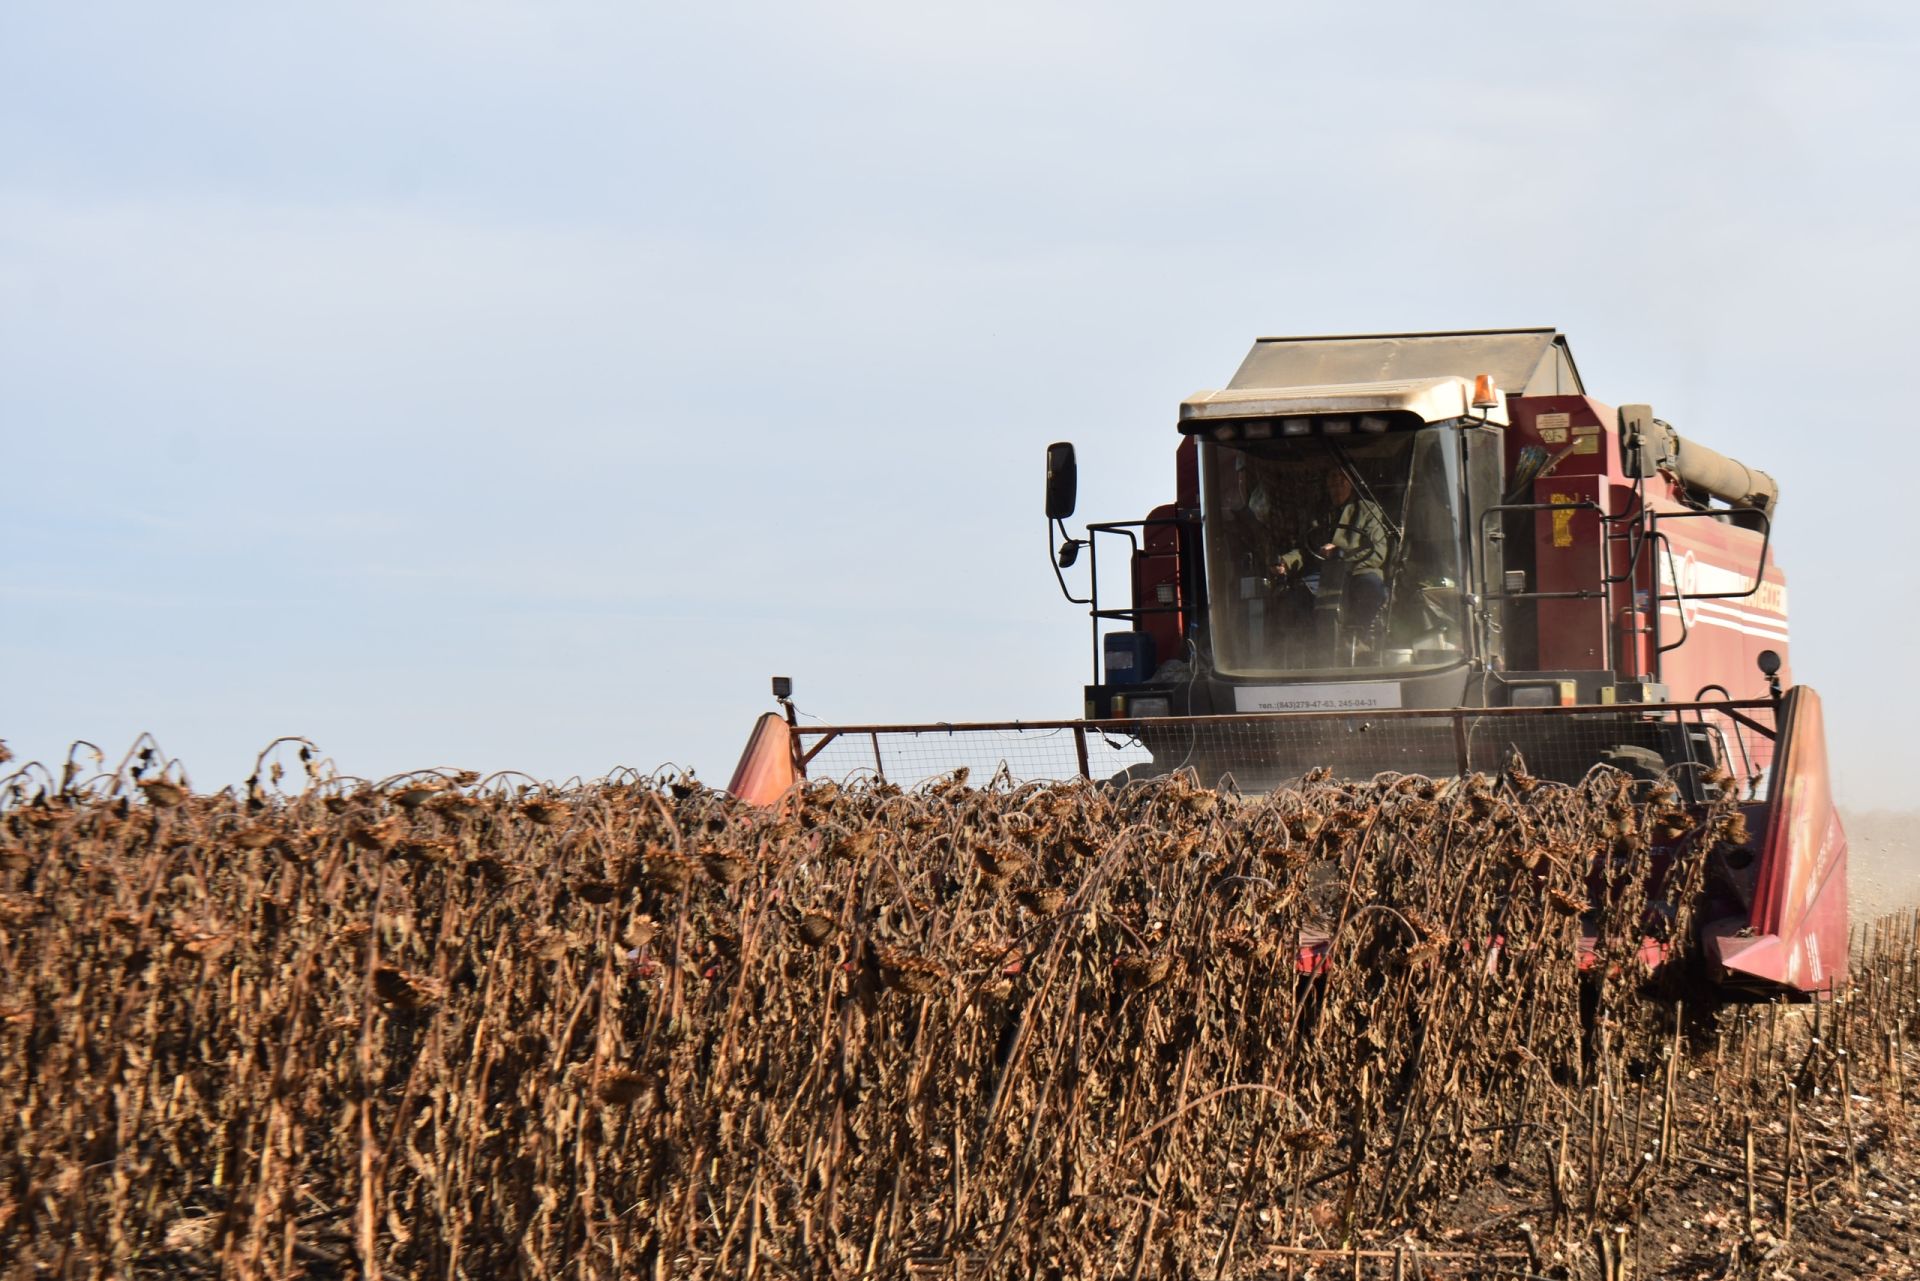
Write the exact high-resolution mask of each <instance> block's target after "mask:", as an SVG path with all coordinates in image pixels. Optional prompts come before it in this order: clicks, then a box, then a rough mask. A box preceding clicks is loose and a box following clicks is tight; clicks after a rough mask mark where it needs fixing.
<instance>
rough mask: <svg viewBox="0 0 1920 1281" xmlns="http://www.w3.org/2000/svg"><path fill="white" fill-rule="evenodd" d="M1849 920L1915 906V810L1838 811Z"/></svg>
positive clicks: (1919, 814)
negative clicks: (1845, 859)
mask: <svg viewBox="0 0 1920 1281" xmlns="http://www.w3.org/2000/svg"><path fill="white" fill-rule="evenodd" d="M1840 819H1841V822H1843V823H1844V824H1845V825H1846V829H1847V843H1848V845H1849V847H1850V857H1849V858H1848V862H1847V897H1848V899H1849V900H1850V901H1851V903H1852V907H1853V919H1854V920H1855V921H1871V920H1873V919H1874V918H1875V917H1877V916H1881V915H1884V914H1885V913H1888V912H1897V911H1901V910H1903V909H1907V908H1914V907H1920V811H1912V810H1908V811H1900V810H1843V811H1842V812H1841V815H1840Z"/></svg>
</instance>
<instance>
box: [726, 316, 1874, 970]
mask: <svg viewBox="0 0 1920 1281" xmlns="http://www.w3.org/2000/svg"><path fill="white" fill-rule="evenodd" d="M1179 430H1180V435H1181V440H1180V444H1179V447H1178V448H1177V449H1176V450H1175V453H1174V484H1175V499H1174V501H1173V502H1172V503H1169V504H1167V505H1165V506H1162V507H1158V508H1155V509H1154V510H1153V511H1152V512H1150V513H1149V514H1148V515H1147V517H1146V518H1145V519H1144V520H1132V521H1111V522H1103V523H1097V524H1090V525H1088V526H1087V527H1086V529H1085V531H1084V535H1083V536H1079V537H1076V536H1073V535H1072V534H1071V533H1070V532H1069V531H1068V530H1067V528H1066V526H1065V524H1064V521H1065V519H1066V518H1067V517H1069V516H1071V515H1072V514H1073V510H1074V504H1075V485H1076V467H1075V461H1074V451H1073V446H1072V445H1070V444H1064V443H1063V444H1056V445H1052V446H1049V448H1048V450H1047V491H1046V504H1047V519H1048V522H1049V526H1048V527H1049V531H1050V532H1049V540H1048V541H1049V550H1050V552H1052V554H1053V559H1054V562H1055V573H1056V575H1057V576H1059V578H1060V585H1061V589H1062V591H1063V592H1065V593H1066V594H1067V597H1068V599H1069V600H1071V601H1073V602H1075V603H1076V604H1083V605H1086V606H1087V607H1088V612H1089V614H1090V615H1091V618H1092V631H1093V669H1094V670H1093V683H1092V684H1090V685H1088V686H1087V687H1086V706H1085V718H1084V719H1081V720H1073V721H1053V722H1030V721H1022V722H1008V723H988V724H951V725H950V724H929V725H848V726H818V727H815V726H805V727H803V726H800V725H799V724H798V723H797V720H796V718H795V716H794V713H793V706H792V702H791V698H790V695H791V686H790V685H789V684H788V683H787V682H786V681H784V680H781V679H776V681H775V695H776V697H778V698H779V699H780V702H781V704H782V705H783V707H784V708H785V715H784V716H782V715H780V714H776V713H768V714H767V715H765V716H763V717H762V718H761V720H760V722H759V724H758V725H757V726H756V727H755V729H754V732H753V735H752V738H751V740H750V742H749V744H748V747H747V750H746V752H745V753H744V755H743V756H742V757H741V761H740V765H739V767H738V769H737V770H736V772H735V774H734V778H733V782H732V784H731V787H730V790H731V791H732V792H733V793H734V794H735V795H737V796H740V797H742V798H744V799H747V800H750V801H753V802H756V803H762V804H765V803H770V802H772V801H774V800H775V799H777V798H778V797H780V796H781V795H782V794H783V793H784V792H785V791H786V790H787V789H788V788H789V787H791V786H792V785H793V784H794V782H796V781H797V780H799V779H802V778H806V777H815V778H820V777H836V778H837V777H844V776H846V775H849V774H853V773H857V772H863V771H864V772H866V773H869V774H872V775H877V776H879V777H881V778H885V779H889V780H891V781H894V782H896V783H906V784H911V783H913V782H916V781H919V780H921V779H925V778H928V777H931V776H933V775H934V774H936V773H941V772H945V771H949V770H952V769H954V768H956V767H958V766H961V765H967V766H970V767H971V768H972V769H973V770H974V773H975V776H976V777H986V776H987V775H989V774H994V773H997V772H1001V771H1004V772H1005V774H1006V775H1008V776H1010V777H1013V778H1018V779H1022V780H1025V779H1036V778H1075V777H1078V778H1085V779H1102V780H1104V779H1119V780H1125V779H1130V778H1139V777H1147V776H1150V775H1154V774H1161V773H1167V772H1170V771H1173V770H1178V769H1191V770H1193V771H1194V772H1195V774H1196V775H1197V776H1198V777H1199V778H1200V779H1201V780H1202V781H1204V782H1208V783H1213V782H1216V781H1220V780H1223V779H1230V780H1231V782H1232V784H1233V785H1234V786H1237V787H1239V788H1240V789H1242V790H1243V791H1245V790H1253V789H1265V788H1269V787H1272V786H1274V785H1275V784H1277V783H1280V782H1282V781H1287V780H1291V779H1295V778H1298V777H1299V776H1300V775H1301V774H1303V773H1305V772H1306V771H1308V770H1311V769H1316V768H1329V769H1331V770H1333V771H1334V773H1335V774H1336V775H1337V776H1341V777H1348V778H1370V777H1372V776H1374V775H1376V774H1378V773H1380V772H1383V771H1395V772H1399V773H1418V774H1425V775H1429V776H1434V777H1449V776H1453V777H1457V776H1462V775H1465V774H1468V773H1471V772H1475V771H1481V772H1489V773H1490V772H1494V771H1498V770H1501V769H1504V768H1507V767H1509V766H1510V765H1512V764H1513V763H1514V762H1515V761H1516V760H1518V761H1523V762H1524V763H1525V766H1526V768H1527V769H1528V770H1529V771H1531V772H1532V773H1533V774H1534V775H1535V776H1537V777H1542V778H1547V779H1555V780H1560V781H1566V782H1573V781H1577V780H1579V779H1580V778H1581V777H1583V776H1584V775H1585V774H1586V773H1587V772H1588V771H1589V770H1591V769H1592V768H1593V767H1595V766H1596V765H1611V766H1614V767H1617V768H1620V769H1623V770H1626V771H1627V772H1629V773H1630V774H1633V775H1636V776H1640V777H1646V778H1652V777H1656V776H1662V775H1664V776H1666V777H1668V778H1670V779H1672V781H1673V782H1674V784H1675V785H1676V786H1678V787H1679V788H1680V789H1681V792H1682V794H1683V796H1684V797H1685V798H1686V799H1687V800H1688V801H1690V802H1692V803H1694V804H1701V803H1704V802H1706V801H1708V800H1712V799H1715V798H1718V797H1721V796H1725V795H1728V794H1731V795H1733V796H1734V797H1735V798H1736V799H1738V801H1739V803H1740V806H1741V809H1742V811H1743V814H1744V817H1745V819H1746V823H1747V827H1748V830H1749V831H1750V832H1751V833H1753V837H1752V839H1751V840H1750V841H1749V843H1748V844H1747V845H1745V846H1742V847H1738V848H1727V847H1722V848H1720V849H1717V850H1716V851H1715V852H1714V854H1713V861H1712V866H1711V869H1710V875H1709V880H1708V894H1709V896H1710V901H1709V902H1708V903H1706V904H1705V905H1704V906H1705V908H1706V910H1705V911H1703V912H1702V913H1700V914H1699V916H1698V918H1697V919H1699V920H1701V921H1702V922H1703V926H1702V933H1703V942H1704V944H1705V949H1704V950H1705V954H1706V956H1707V958H1708V960H1709V962H1710V963H1711V964H1712V965H1713V966H1714V968H1715V969H1716V971H1717V973H1718V976H1719V977H1720V978H1722V979H1723V980H1726V981H1728V982H1731V983H1735V984H1740V983H1745V984H1751V985H1755V986H1758V987H1760V988H1762V989H1763V990H1769V989H1770V990H1776V991H1777V990H1781V989H1785V990H1788V991H1797V992H1816V991H1820V990H1825V989H1829V988H1830V987H1831V986H1832V985H1833V984H1834V983H1835V982H1836V981H1837V980H1838V979H1839V978H1840V977H1841V975H1842V974H1843V972H1844V970H1845V966H1846V962H1847V949H1848V922H1847V888H1846V862H1847V843H1846V836H1845V834H1844V832H1843V831H1842V829H1841V825H1840V820H1839V817H1838V815H1837V814H1836V813H1835V811H1834V806H1833V800H1832V794H1831V789H1830V787H1829V780H1828V772H1827V754H1826V741H1825V731H1824V728H1823V725H1822V718H1821V710H1820V699H1819V697H1818V695H1816V694H1815V693H1814V691H1813V690H1812V689H1810V688H1808V687H1806V686H1804V685H1794V684H1792V683H1791V679H1790V677H1789V676H1788V674H1787V662H1786V651H1787V589H1786V580H1785V577H1784V576H1783V574H1782V573H1781V571H1780V569H1779V568H1778V566H1777V565H1776V564H1775V562H1774V559H1773V555H1772V547H1771V523H1772V522H1771V517H1772V513H1773V510H1774V507H1775V504H1776V502H1777V500H1778V496H1779V492H1778V488H1777V486H1776V485H1775V484H1774V482H1773V480H1772V479H1771V478H1770V477H1769V476H1767V475H1766V474H1765V473H1763V472H1758V471H1754V470H1752V469H1750V468H1748V467H1746V466H1744V465H1743V464H1741V463H1739V462H1736V461H1734V460H1733V459H1731V458H1728V457H1726V456H1724V455H1721V454H1718V453H1715V452H1714V451H1712V450H1711V449H1708V448H1706V447H1704V446H1702V445H1699V444H1696V443H1694V442H1693V441H1692V440H1689V439H1687V438H1685V437H1682V436H1681V435H1680V434H1679V433H1677V432H1676V431H1675V430H1674V429H1673V428H1672V427H1671V426H1669V425H1668V424H1667V423H1665V422H1663V421H1661V420H1660V419H1657V418H1655V417H1654V416H1653V413H1652V411H1651V409H1650V408H1649V407H1648V406H1646V405H1623V406H1620V407H1619V408H1617V409H1616V408H1613V407H1611V406H1608V405H1605V404H1603V403H1601V402H1600V401H1598V400H1595V399H1593V398H1592V397H1590V396H1588V395H1587V394H1586V388H1585V386H1584V385H1583V384H1582V382H1581V379H1580V373H1579V370H1578V368H1577V367H1576V366H1575V364H1574V361H1573V355H1572V352H1571V351H1570V350H1569V349H1568V346H1567V342H1566V339H1565V337H1564V336H1563V335H1561V334H1560V333H1558V332H1557V331H1555V330H1552V329H1517V330H1490V331H1479V332H1461V333H1432V334H1380V335H1368V336H1357V337H1324V338H1263V339H1261V340H1259V341H1258V342H1256V343H1255V344H1254V347H1253V350H1252V352H1251V353H1249V355H1248V356H1247V358H1246V360H1245V361H1243V362H1242V363H1241V366H1240V369H1239V371H1238V372H1237V373H1236V374H1235V375H1234V377H1233V380H1232V381H1231V382H1230V383H1229V384H1228V385H1227V386H1226V387H1225V388H1224V389H1223V390H1220V391H1208V392H1200V393H1197V394H1195V395H1193V396H1191V397H1189V398H1188V399H1187V400H1186V401H1185V402H1184V403H1183V404H1182V405H1181V406H1180V417H1179ZM1056 530H1057V531H1058V536H1059V539H1060V542H1059V545H1058V548H1057V550H1055V549H1054V544H1053V539H1054V532H1053V531H1056ZM1103 546H1105V547H1108V548H1111V549H1114V550H1116V551H1117V550H1121V549H1124V551H1125V554H1126V556H1127V558H1128V565H1129V568H1130V571H1131V572H1130V577H1131V584H1132V591H1131V600H1130V601H1129V603H1128V604H1127V605H1126V606H1125V607H1115V606H1111V605H1103V604H1102V602H1101V600H1100V595H1099V572H1098V557H1099V552H1100V549H1101V548H1102V547H1103ZM1083 552H1084V553H1085V556H1084V559H1085V562H1086V564H1087V567H1088V583H1089V586H1088V587H1087V589H1086V590H1087V595H1086V596H1085V597H1076V596H1074V595H1073V592H1072V589H1071V588H1070V587H1069V584H1068V580H1067V577H1066V575H1065V573H1064V572H1063V571H1065V570H1067V569H1070V568H1073V567H1074V566H1076V565H1077V564H1078V563H1079V562H1080V561H1081V559H1082V553H1083ZM1109 554H1110V555H1111V554H1112V553H1111V552H1110V553H1109Z"/></svg>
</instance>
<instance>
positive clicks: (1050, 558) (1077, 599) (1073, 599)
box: [1047, 519, 1093, 605]
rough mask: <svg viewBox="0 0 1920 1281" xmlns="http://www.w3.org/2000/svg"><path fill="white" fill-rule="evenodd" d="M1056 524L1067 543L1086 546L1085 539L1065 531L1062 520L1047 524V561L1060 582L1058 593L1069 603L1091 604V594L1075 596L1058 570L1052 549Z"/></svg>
mask: <svg viewBox="0 0 1920 1281" xmlns="http://www.w3.org/2000/svg"><path fill="white" fill-rule="evenodd" d="M1056 525H1057V526H1059V528H1060V537H1061V538H1063V539H1065V540H1066V541H1067V543H1069V544H1071V545H1072V546H1075V547H1084V546H1086V540H1085V539H1081V538H1075V537H1073V536H1072V535H1071V534H1069V533H1067V523H1066V522H1065V521H1063V520H1058V519H1056V520H1054V521H1052V522H1050V523H1049V524H1048V526H1047V563H1048V564H1049V565H1051V566H1053V576H1054V578H1055V580H1056V581H1058V582H1059V584H1060V594H1061V595H1062V596H1065V597H1066V598H1067V600H1068V602H1069V603H1071V604H1074V605H1091V604H1092V603H1093V598H1092V597H1091V596H1086V597H1081V596H1075V595H1074V594H1073V592H1072V591H1071V590H1069V589H1068V587H1067V576H1066V575H1065V574H1063V573H1061V572H1060V570H1061V564H1060V558H1059V557H1058V556H1057V555H1056V554H1055V553H1054V550H1053V529H1054V526H1056Z"/></svg>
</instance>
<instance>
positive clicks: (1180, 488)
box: [1133, 436, 1200, 674]
mask: <svg viewBox="0 0 1920 1281" xmlns="http://www.w3.org/2000/svg"><path fill="white" fill-rule="evenodd" d="M1174 476H1175V481H1176V489H1175V493H1176V494H1177V495H1178V498H1177V499H1176V501H1174V502H1172V503H1168V504H1165V505H1163V506H1160V507H1156V508H1154V509H1153V510H1152V511H1150V512H1148V513H1147V519H1148V520H1150V521H1159V520H1164V521H1172V520H1173V519H1174V518H1175V517H1176V516H1177V515H1178V514H1179V513H1180V512H1181V511H1182V510H1185V511H1198V510H1199V508H1200V450H1199V447H1198V446H1196V445H1195V444H1194V441H1193V438H1192V437H1191V436H1188V437H1184V438H1182V440H1181V441H1180V448H1179V449H1178V450H1176V451H1175V452H1174ZM1180 537H1181V535H1180V527H1179V526H1177V525H1173V524H1166V525H1149V526H1147V528H1146V529H1145V530H1144V531H1142V536H1141V539H1140V543H1141V546H1140V550H1139V551H1137V552H1135V553H1134V556H1133V607H1134V608H1135V609H1142V610H1145V609H1158V608H1164V607H1166V606H1169V605H1171V606H1175V607H1176V608H1175V609H1174V610H1173V611H1172V612H1168V613H1143V614H1141V616H1140V621H1139V624H1138V626H1139V630H1141V631H1143V632H1145V633H1146V634H1147V635H1149V636H1151V637H1153V649H1154V662H1155V663H1156V664H1159V663H1164V662H1166V661H1167V660H1168V659H1172V658H1179V657H1181V656H1182V654H1183V652H1184V651H1185V649H1186V636H1187V623H1188V621H1189V620H1188V616H1187V607H1188V605H1189V600H1188V596H1189V593H1188V589H1187V584H1186V583H1185V582H1183V581H1182V579H1181V568H1180ZM1149 674H1150V673H1149Z"/></svg>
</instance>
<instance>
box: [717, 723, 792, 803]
mask: <svg viewBox="0 0 1920 1281" xmlns="http://www.w3.org/2000/svg"><path fill="white" fill-rule="evenodd" d="M799 777H800V773H799V771H798V770H797V769H796V768H795V765H794V759H793V729H792V727H790V726H789V725H788V724H787V723H786V722H785V721H784V720H782V719H781V718H780V717H778V716H776V715H775V714H774V713H772V712H767V713H764V714H763V715H762V716H761V717H760V719H759V720H758V721H756V722H754V726H753V734H752V735H751V736H750V737H749V738H748V739H747V748H746V750H745V751H743V752H741V753H740V763H739V764H738V765H735V766H734V767H733V780H732V781H731V782H729V783H728V784H727V790H728V791H729V792H731V793H733V794H734V795H735V796H737V797H739V798H740V799H741V800H743V801H745V802H746V803H747V804H749V805H772V804H773V803H774V802H776V801H778V800H779V799H780V798H781V797H783V796H785V795H786V794H787V790H788V789H789V788H791V787H792V786H793V785H794V783H795V781H796V780H798V779H799Z"/></svg>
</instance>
